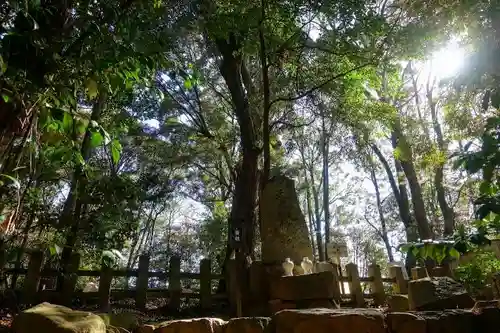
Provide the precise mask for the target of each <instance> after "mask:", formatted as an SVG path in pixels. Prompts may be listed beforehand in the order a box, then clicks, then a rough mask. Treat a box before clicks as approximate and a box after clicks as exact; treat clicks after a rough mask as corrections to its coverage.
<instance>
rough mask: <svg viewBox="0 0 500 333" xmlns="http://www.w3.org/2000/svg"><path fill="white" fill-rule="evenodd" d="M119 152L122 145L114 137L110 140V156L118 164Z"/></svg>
mask: <svg viewBox="0 0 500 333" xmlns="http://www.w3.org/2000/svg"><path fill="white" fill-rule="evenodd" d="M121 153H122V145H121V144H120V141H118V140H116V139H115V140H113V141H112V142H111V157H112V159H113V163H114V164H118V161H119V160H120V155H121Z"/></svg>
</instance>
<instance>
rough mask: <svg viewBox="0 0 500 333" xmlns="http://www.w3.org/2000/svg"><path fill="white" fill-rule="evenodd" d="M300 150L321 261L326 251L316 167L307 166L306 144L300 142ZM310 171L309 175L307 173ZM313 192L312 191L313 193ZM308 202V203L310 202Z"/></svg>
mask: <svg viewBox="0 0 500 333" xmlns="http://www.w3.org/2000/svg"><path fill="white" fill-rule="evenodd" d="M298 146H299V152H300V158H301V160H302V165H303V166H304V174H305V177H306V181H307V195H308V196H309V203H310V204H311V215H312V216H314V218H313V219H314V232H315V234H316V249H317V250H318V259H319V261H325V254H324V253H325V252H324V249H325V248H324V246H323V239H322V237H321V229H322V228H321V214H320V209H319V196H318V191H317V190H316V187H315V181H314V168H313V166H310V167H309V168H308V167H307V162H306V157H305V153H304V146H303V145H301V144H299V145H298ZM308 173H309V177H308V176H307V174H308ZM311 192H312V193H311ZM311 195H312V199H313V201H314V209H313V207H312V202H311V198H310V196H311ZM309 203H308V204H309Z"/></svg>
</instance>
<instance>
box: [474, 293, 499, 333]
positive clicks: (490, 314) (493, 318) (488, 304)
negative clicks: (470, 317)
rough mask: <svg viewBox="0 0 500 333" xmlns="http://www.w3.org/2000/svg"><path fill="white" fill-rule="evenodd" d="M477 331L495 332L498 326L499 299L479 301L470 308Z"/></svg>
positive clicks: (483, 332)
mask: <svg viewBox="0 0 500 333" xmlns="http://www.w3.org/2000/svg"><path fill="white" fill-rule="evenodd" d="M472 312H473V313H474V314H475V315H476V327H477V328H478V329H477V331H478V332H482V333H490V332H491V333H496V332H498V331H499V327H500V301H498V300H495V301H479V302H476V304H475V305H474V307H473V308H472Z"/></svg>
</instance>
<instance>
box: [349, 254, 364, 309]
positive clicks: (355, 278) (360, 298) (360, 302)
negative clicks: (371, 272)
mask: <svg viewBox="0 0 500 333" xmlns="http://www.w3.org/2000/svg"><path fill="white" fill-rule="evenodd" d="M345 269H346V271H347V276H348V277H349V289H350V291H351V297H352V300H353V301H354V304H356V307H359V308H362V307H364V306H365V298H364V295H363V290H362V289H361V281H360V280H359V272H358V266H357V265H356V264H353V263H350V264H347V265H346V266H345Z"/></svg>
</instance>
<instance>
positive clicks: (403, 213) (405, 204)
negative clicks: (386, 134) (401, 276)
mask: <svg viewBox="0 0 500 333" xmlns="http://www.w3.org/2000/svg"><path fill="white" fill-rule="evenodd" d="M371 148H372V150H373V152H374V153H375V155H377V157H378V158H379V160H380V162H381V163H382V166H383V167H384V170H385V172H386V174H387V178H389V184H390V185H391V189H392V192H393V194H394V197H395V198H396V202H397V203H398V209H399V216H400V218H401V221H402V222H403V225H404V227H405V234H406V241H407V242H415V241H417V240H418V233H417V228H416V226H415V225H414V220H413V218H412V216H411V213H410V203H409V199H408V192H407V190H406V184H405V181H404V179H401V175H402V176H403V177H404V174H403V168H402V167H401V163H400V162H399V160H398V159H397V158H394V165H395V169H396V175H397V176H398V179H397V181H396V178H395V177H394V174H393V172H392V169H391V167H390V165H389V163H388V161H387V159H386V158H385V156H384V155H383V154H382V152H381V151H380V149H379V148H378V147H377V145H375V144H372V145H371ZM415 264H416V258H415V256H413V254H411V253H408V254H407V255H406V262H405V267H406V270H407V272H408V274H411V268H412V267H414V266H415Z"/></svg>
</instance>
